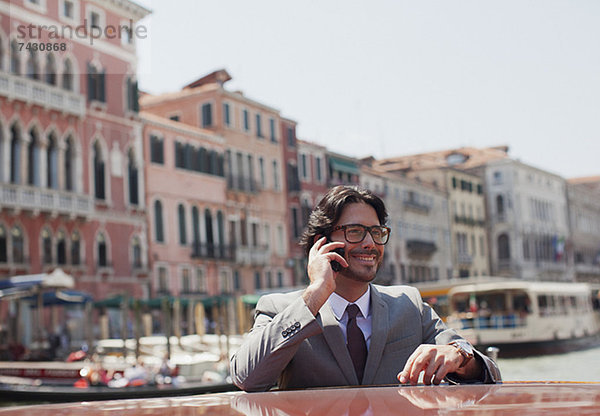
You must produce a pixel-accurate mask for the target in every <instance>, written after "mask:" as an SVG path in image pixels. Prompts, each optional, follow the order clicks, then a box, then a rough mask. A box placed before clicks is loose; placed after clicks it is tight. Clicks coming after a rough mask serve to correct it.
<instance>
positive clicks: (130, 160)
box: [127, 149, 139, 205]
mask: <svg viewBox="0 0 600 416" xmlns="http://www.w3.org/2000/svg"><path fill="white" fill-rule="evenodd" d="M127 178H128V180H129V203H130V204H131V205H138V204H139V196H138V189H139V188H138V168H137V163H136V161H135V155H134V154H133V150H132V149H129V153H128V155H127Z"/></svg>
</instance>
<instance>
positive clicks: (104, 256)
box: [96, 233, 108, 267]
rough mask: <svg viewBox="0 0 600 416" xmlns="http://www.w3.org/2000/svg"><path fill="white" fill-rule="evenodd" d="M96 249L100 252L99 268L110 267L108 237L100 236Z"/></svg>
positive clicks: (101, 234) (97, 239)
mask: <svg viewBox="0 0 600 416" xmlns="http://www.w3.org/2000/svg"><path fill="white" fill-rule="evenodd" d="M96 247H97V250H98V267H108V250H107V247H106V237H105V236H104V234H103V233H100V234H98V237H97V238H96Z"/></svg>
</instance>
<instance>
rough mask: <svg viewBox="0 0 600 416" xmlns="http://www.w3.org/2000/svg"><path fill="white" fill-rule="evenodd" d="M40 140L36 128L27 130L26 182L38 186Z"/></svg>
mask: <svg viewBox="0 0 600 416" xmlns="http://www.w3.org/2000/svg"><path fill="white" fill-rule="evenodd" d="M40 162H41V161H40V141H39V136H38V133H37V129H35V128H32V129H31V130H30V131H29V145H28V146H27V184H29V185H33V186H40V171H39V169H40Z"/></svg>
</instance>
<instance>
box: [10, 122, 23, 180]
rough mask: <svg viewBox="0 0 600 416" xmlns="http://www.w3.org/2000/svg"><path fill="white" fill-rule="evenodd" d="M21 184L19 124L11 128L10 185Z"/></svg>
mask: <svg viewBox="0 0 600 416" xmlns="http://www.w3.org/2000/svg"><path fill="white" fill-rule="evenodd" d="M20 182H21V131H20V129H19V127H18V126H17V124H16V123H15V124H13V125H12V127H11V128H10V183H15V184H18V183H20Z"/></svg>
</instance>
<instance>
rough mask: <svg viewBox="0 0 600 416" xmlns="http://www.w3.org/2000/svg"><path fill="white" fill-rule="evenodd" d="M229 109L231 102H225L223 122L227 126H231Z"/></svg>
mask: <svg viewBox="0 0 600 416" xmlns="http://www.w3.org/2000/svg"><path fill="white" fill-rule="evenodd" d="M229 110H230V109H229V103H223V124H224V125H225V126H227V127H231V115H230V111H229Z"/></svg>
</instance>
